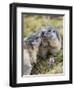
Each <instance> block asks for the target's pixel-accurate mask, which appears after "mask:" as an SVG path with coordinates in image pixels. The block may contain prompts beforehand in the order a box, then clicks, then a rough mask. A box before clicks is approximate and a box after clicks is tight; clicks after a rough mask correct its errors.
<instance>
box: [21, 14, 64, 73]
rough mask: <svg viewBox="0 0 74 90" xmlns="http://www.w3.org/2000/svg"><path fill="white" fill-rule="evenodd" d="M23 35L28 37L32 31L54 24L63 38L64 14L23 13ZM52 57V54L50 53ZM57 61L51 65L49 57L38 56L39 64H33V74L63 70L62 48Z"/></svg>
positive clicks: (57, 55)
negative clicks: (44, 58)
mask: <svg viewBox="0 0 74 90" xmlns="http://www.w3.org/2000/svg"><path fill="white" fill-rule="evenodd" d="M22 20H23V35H24V37H27V36H28V35H29V34H30V33H32V32H36V31H37V30H39V29H40V28H41V27H42V26H47V25H52V26H54V27H56V28H57V29H58V31H59V32H60V34H61V36H62V38H63V16H54V15H52V16H51V15H49V16H47V15H46V16H44V15H26V14H23V17H22ZM49 58H50V55H49ZM54 58H55V63H54V64H51V65H49V64H48V62H49V59H46V60H43V59H42V58H40V57H38V61H37V64H33V69H32V73H31V74H47V73H50V74H56V73H62V72H63V50H60V51H59V52H58V53H57V54H56V55H55V56H54Z"/></svg>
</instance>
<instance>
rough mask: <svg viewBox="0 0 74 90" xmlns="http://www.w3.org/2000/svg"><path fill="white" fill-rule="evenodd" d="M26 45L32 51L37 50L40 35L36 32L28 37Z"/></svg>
mask: <svg viewBox="0 0 74 90" xmlns="http://www.w3.org/2000/svg"><path fill="white" fill-rule="evenodd" d="M25 42H26V43H27V45H29V46H30V47H31V48H32V49H37V48H38V47H39V45H40V43H41V33H40V32H36V33H33V34H32V35H30V36H29V37H28V38H27V39H26V41H25Z"/></svg>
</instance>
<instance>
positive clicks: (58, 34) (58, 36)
mask: <svg viewBox="0 0 74 90" xmlns="http://www.w3.org/2000/svg"><path fill="white" fill-rule="evenodd" d="M56 35H57V38H58V40H59V41H61V35H60V33H59V32H58V31H57V30H56Z"/></svg>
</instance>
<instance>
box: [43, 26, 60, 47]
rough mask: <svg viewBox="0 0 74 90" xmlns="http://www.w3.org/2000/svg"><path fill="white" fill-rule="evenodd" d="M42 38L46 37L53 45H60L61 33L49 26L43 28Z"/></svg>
mask: <svg viewBox="0 0 74 90" xmlns="http://www.w3.org/2000/svg"><path fill="white" fill-rule="evenodd" d="M42 38H44V39H46V41H48V43H49V44H50V46H51V47H58V44H59V43H60V44H61V37H60V34H59V32H58V31H57V29H56V28H54V27H52V26H47V27H45V28H44V29H43V30H42Z"/></svg>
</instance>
